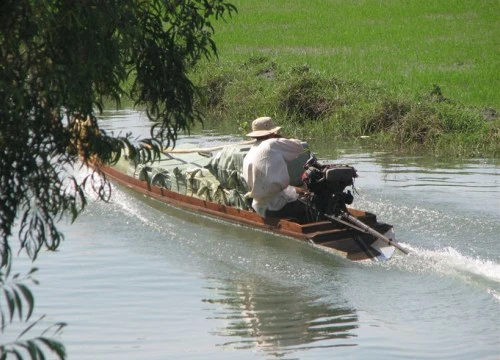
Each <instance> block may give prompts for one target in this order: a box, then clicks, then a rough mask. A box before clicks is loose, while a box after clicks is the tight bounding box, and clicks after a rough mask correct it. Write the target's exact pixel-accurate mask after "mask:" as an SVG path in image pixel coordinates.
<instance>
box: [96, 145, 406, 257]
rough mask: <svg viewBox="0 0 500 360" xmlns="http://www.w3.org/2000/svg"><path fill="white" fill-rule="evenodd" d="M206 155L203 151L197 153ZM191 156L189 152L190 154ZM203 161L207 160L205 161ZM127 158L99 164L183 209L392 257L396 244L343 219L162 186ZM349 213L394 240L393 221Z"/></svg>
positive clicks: (360, 253) (334, 249) (347, 253)
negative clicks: (261, 209)
mask: <svg viewBox="0 0 500 360" xmlns="http://www.w3.org/2000/svg"><path fill="white" fill-rule="evenodd" d="M197 155H198V156H199V157H198V158H197V159H198V160H199V159H201V158H206V157H207V155H206V154H201V153H199V154H197ZM191 156H192V155H191ZM162 161H163V162H165V161H169V166H171V167H173V166H175V164H172V162H174V163H177V165H184V166H186V165H187V164H189V166H191V167H192V166H201V165H202V164H200V161H196V159H195V161H192V160H191V161H190V160H186V159H183V157H182V156H181V155H176V156H175V157H174V156H171V155H168V154H167V155H166V156H165V157H164V159H162V160H161V161H160V162H159V163H160V164H161V163H162ZM205 163H206V162H205ZM133 168H134V167H133V166H132V165H131V164H130V163H129V162H127V161H126V160H124V161H120V162H119V163H118V165H117V166H113V167H110V166H104V165H102V166H100V170H101V171H102V172H103V173H104V174H105V175H106V176H107V177H108V178H109V179H110V180H111V181H112V182H116V183H119V184H122V185H125V186H127V187H129V188H131V189H133V190H134V191H136V192H139V193H141V194H143V195H145V196H147V197H149V198H152V199H156V200H158V201H160V202H163V203H166V204H169V205H172V206H174V207H178V208H182V209H185V210H189V211H193V212H198V213H202V214H206V215H209V216H211V217H215V218H219V219H224V220H226V221H229V222H233V223H237V224H240V225H244V226H247V227H250V228H255V229H260V230H264V231H268V232H273V233H276V234H279V235H283V236H285V237H291V238H294V239H297V240H301V241H304V242H306V243H308V244H310V245H311V246H314V247H315V248H317V249H319V250H322V251H325V252H328V253H333V254H336V255H338V256H341V257H344V258H346V259H349V260H353V261H363V260H372V261H384V260H388V259H389V258H391V256H392V255H393V253H394V251H395V249H396V247H395V246H394V244H396V245H397V243H390V242H387V241H382V240H381V239H380V238H377V237H375V236H373V235H372V234H370V233H367V232H364V231H360V230H361V229H359V227H358V228H357V229H356V228H353V227H350V226H347V225H345V224H342V223H338V222H332V221H316V222H311V223H299V222H298V221H296V220H295V219H277V218H264V217H261V216H260V215H258V214H257V213H255V212H253V211H251V210H245V209H241V208H237V207H234V206H229V205H226V204H221V203H217V202H215V201H210V200H207V199H202V198H199V197H196V196H192V195H190V194H183V193H180V192H178V191H173V190H172V189H168V188H166V187H165V186H160V185H158V184H154V183H152V182H151V181H148V179H145V178H144V177H141V176H139V175H138V173H139V171H137V168H136V169H135V170H134V169H133ZM348 211H349V213H350V215H352V216H353V217H354V218H356V219H357V220H359V221H360V222H362V223H363V224H365V225H367V226H368V227H370V228H371V229H373V230H375V231H376V232H378V233H380V234H383V236H384V237H385V238H386V239H389V240H390V241H394V240H395V235H394V231H393V227H392V225H389V224H386V223H383V222H380V221H378V220H377V217H376V216H375V214H372V213H370V212H367V211H362V210H357V209H353V208H349V209H348Z"/></svg>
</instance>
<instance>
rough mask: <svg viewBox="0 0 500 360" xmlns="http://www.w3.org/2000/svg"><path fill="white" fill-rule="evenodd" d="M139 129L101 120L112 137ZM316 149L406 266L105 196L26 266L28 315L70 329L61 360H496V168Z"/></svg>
mask: <svg viewBox="0 0 500 360" xmlns="http://www.w3.org/2000/svg"><path fill="white" fill-rule="evenodd" d="M147 125H148V124H147V121H145V119H144V116H143V115H141V114H140V113H137V112H134V111H120V112H114V113H110V114H107V116H105V117H104V118H103V126H105V127H106V128H107V129H108V130H110V131H111V130H113V131H114V132H115V134H117V133H118V132H120V131H122V132H128V131H132V132H133V133H134V134H145V133H146V134H147ZM228 141H241V138H236V139H234V138H231V137H228V136H216V135H214V134H210V133H203V134H201V135H196V136H191V137H189V138H185V137H183V138H181V140H180V142H193V143H196V144H197V146H214V145H217V144H220V143H224V142H228ZM311 145H312V146H311V147H312V149H313V151H314V150H315V147H314V143H312V144H311ZM323 148H325V146H324V145H318V149H319V150H318V156H319V157H320V158H328V159H333V160H335V161H337V162H341V163H348V164H352V165H354V166H355V167H356V168H357V170H358V174H359V175H360V177H359V178H358V179H357V180H356V187H357V190H358V193H359V194H358V195H357V196H356V198H355V203H354V205H355V206H356V207H358V208H362V209H365V210H370V211H372V212H374V213H376V214H377V215H378V217H379V219H381V220H383V221H386V222H389V223H392V224H394V225H395V231H396V236H397V239H398V240H399V241H400V242H401V243H402V244H403V245H404V246H405V247H406V248H408V249H410V250H411V254H410V255H408V256H404V255H402V254H396V255H395V256H394V257H393V258H392V259H391V260H390V261H388V262H385V263H353V262H349V261H347V260H343V259H340V258H338V257H335V256H333V255H327V254H323V253H319V252H317V251H316V250H314V249H313V248H311V247H310V246H308V245H306V244H302V243H299V242H295V241H292V240H289V239H286V238H280V237H278V236H274V235H270V234H267V233H263V232H258V231H255V230H251V229H247V228H244V227H238V226H235V225H231V224H227V223H225V222H220V221H214V220H213V219H210V218H207V217H203V216H200V215H194V214H190V213H187V212H184V211H180V210H177V209H173V208H171V207H168V206H165V205H163V204H160V203H158V202H154V201H150V200H147V199H145V198H144V197H141V196H138V195H136V194H134V193H133V192H131V191H130V190H128V189H125V188H123V187H114V193H113V197H112V200H111V202H110V203H101V202H97V201H91V202H90V204H89V206H88V208H87V210H86V211H85V212H84V214H83V215H82V216H81V217H80V218H78V220H77V221H76V223H74V224H72V225H70V224H66V223H63V224H61V226H62V228H63V229H64V232H65V234H66V240H65V241H64V243H62V244H61V246H60V249H59V251H57V252H55V253H49V252H44V253H42V254H40V257H39V259H38V260H37V261H36V262H35V264H34V265H35V266H37V267H39V268H40V270H39V273H38V275H37V278H38V280H39V281H40V285H39V286H37V287H35V288H34V291H35V294H36V301H37V310H36V313H37V314H38V315H40V314H46V315H47V316H46V318H45V319H44V320H43V321H44V323H47V324H49V323H51V322H57V321H64V322H67V323H68V326H67V327H66V328H65V329H64V332H63V334H62V335H61V336H60V337H59V339H60V340H62V341H63V342H64V344H65V345H66V347H67V351H68V354H69V358H70V359H88V360H90V359H92V360H94V359H117V360H118V359H314V360H318V359H450V360H451V359H453V360H456V359H499V358H500V235H499V234H500V176H499V175H500V163H499V162H498V161H495V160H491V159H490V160H488V159H477V160H470V161H465V162H454V163H451V162H444V161H442V160H438V159H432V158H429V157H427V158H421V157H407V156H398V155H394V154H390V153H384V152H376V151H373V150H370V149H369V148H366V147H357V148H348V147H345V146H344V147H339V146H338V145H337V146H333V145H332V148H335V150H334V151H331V152H330V151H329V150H323ZM82 172H84V170H82ZM16 261H17V262H18V264H20V265H18V266H21V268H23V267H25V268H28V267H29V266H31V264H29V263H27V261H25V260H23V257H22V256H21V259H19V261H18V260H17V259H16Z"/></svg>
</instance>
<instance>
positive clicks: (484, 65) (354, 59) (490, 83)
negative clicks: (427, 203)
mask: <svg viewBox="0 0 500 360" xmlns="http://www.w3.org/2000/svg"><path fill="white" fill-rule="evenodd" d="M232 2H233V3H234V4H235V5H236V6H237V7H238V9H239V14H238V15H236V16H235V17H234V18H233V19H231V20H229V21H228V22H227V23H217V24H216V26H217V37H216V39H215V41H216V42H217V45H218V47H219V55H220V58H219V61H218V62H217V63H216V64H214V63H213V62H211V63H210V64H204V65H202V66H201V67H200V68H199V69H198V71H197V73H196V77H195V79H196V81H197V82H199V83H200V84H202V85H203V86H204V87H205V90H206V91H205V94H206V104H205V105H206V108H205V112H206V114H207V122H208V124H210V126H213V124H215V123H217V124H218V126H225V127H226V129H227V131H231V132H235V131H238V128H240V127H241V128H245V127H248V125H249V124H248V122H249V121H251V120H252V118H254V117H257V116H261V115H263V114H267V115H271V116H274V117H275V118H276V119H277V121H278V122H279V123H280V124H281V125H283V126H285V127H286V128H287V131H288V132H289V133H292V134H296V135H297V136H301V137H309V138H310V137H315V138H318V137H321V136H325V137H328V138H329V139H332V138H342V139H346V138H351V139H360V137H364V138H366V137H367V136H369V139H370V141H372V142H373V143H375V144H378V145H381V146H384V147H394V148H397V149H401V150H404V151H426V152H435V153H439V154H445V155H454V156H483V155H486V156H500V151H499V148H500V124H499V119H498V114H497V112H496V109H498V106H499V105H500V91H498V90H499V88H500V78H499V75H498V46H497V44H496V42H497V40H496V39H498V37H499V36H500V34H499V27H498V26H497V25H498V20H497V18H496V16H495V13H497V10H499V7H500V6H499V5H498V2H496V1H488V0H485V1H480V2H475V3H474V4H471V3H470V2H469V1H465V0H451V1H449V2H435V1H431V0H422V1H411V0H401V1H397V2H387V1H377V0H363V1H360V0H356V1H352V2H345V1H340V0H329V1H310V0H296V1H293V2H289V1H284V0H276V1H273V2H269V1H264V0H245V1H243V0H235V1H232ZM220 120H223V121H222V122H221V121H220ZM208 124H207V125H208ZM243 131H244V130H243Z"/></svg>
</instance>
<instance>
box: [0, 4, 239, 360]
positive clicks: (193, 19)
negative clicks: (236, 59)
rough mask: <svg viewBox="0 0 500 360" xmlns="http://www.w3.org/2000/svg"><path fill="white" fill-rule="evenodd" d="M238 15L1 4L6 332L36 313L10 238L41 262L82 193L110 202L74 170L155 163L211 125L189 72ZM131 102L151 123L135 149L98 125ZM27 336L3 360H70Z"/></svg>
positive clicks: (0, 271)
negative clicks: (192, 131)
mask: <svg viewBox="0 0 500 360" xmlns="http://www.w3.org/2000/svg"><path fill="white" fill-rule="evenodd" d="M235 11H236V8H235V7H234V6H233V5H231V4H229V3H227V2H226V1H225V0H3V1H2V2H1V3H0V241H1V243H0V289H3V290H4V291H3V292H0V294H2V295H0V306H1V305H2V304H3V305H4V306H3V307H0V309H2V312H1V313H0V316H1V317H2V318H1V321H2V325H1V328H0V334H1V333H2V332H3V331H4V329H5V325H6V324H7V323H9V322H11V321H12V318H13V314H14V313H15V312H16V311H20V308H22V306H23V304H25V307H28V310H30V311H28V314H31V310H32V307H33V305H34V300H33V299H32V295H31V292H30V290H29V288H28V287H26V286H25V285H23V284H19V283H17V281H18V279H12V276H10V268H11V263H12V247H11V242H12V240H13V238H18V239H19V247H20V248H21V249H25V250H26V251H27V253H28V254H29V256H30V257H31V258H32V259H33V260H34V259H35V258H36V256H37V254H38V252H39V251H40V249H42V248H44V247H45V248H47V249H49V250H54V249H56V248H57V247H58V246H59V244H60V242H61V240H62V238H63V234H61V233H60V232H59V230H58V227H57V221H58V220H59V219H61V217H63V216H66V215H69V216H70V217H71V218H72V220H74V219H75V218H76V217H77V216H78V214H79V213H80V212H81V211H82V210H83V209H84V208H85V205H86V195H85V192H84V187H85V186H86V185H87V184H89V183H91V184H92V187H93V189H94V190H95V191H96V192H97V194H98V195H99V197H100V198H101V199H104V200H106V199H107V198H108V197H109V194H110V193H109V185H108V184H107V182H106V181H103V180H102V178H101V177H99V176H95V174H92V175H89V176H88V177H86V178H84V179H83V180H77V179H76V178H75V177H73V176H72V171H71V170H72V169H73V168H74V167H75V166H79V164H80V163H81V162H83V163H88V162H90V161H93V162H96V161H97V162H104V163H112V162H114V161H116V160H117V159H118V157H119V156H120V154H121V152H122V149H123V148H124V146H125V147H127V148H128V150H129V152H130V153H131V154H132V156H136V157H139V158H141V157H142V158H144V157H146V158H149V159H150V158H154V157H155V155H157V154H158V151H159V148H160V147H161V146H169V145H170V144H171V143H175V140H176V137H177V133H178V132H179V131H183V130H188V129H189V127H190V126H191V125H192V124H193V123H194V122H196V121H199V120H201V119H202V115H201V114H200V113H199V112H197V111H196V109H194V107H193V103H194V100H195V97H196V96H197V94H198V93H197V88H196V86H195V85H194V84H193V83H192V82H191V80H190V79H189V77H188V72H189V70H190V69H191V67H193V66H194V65H195V64H196V63H197V62H198V61H199V60H200V59H202V58H210V57H211V56H213V55H215V54H216V46H215V43H214V42H213V40H212V35H213V33H214V28H213V24H212V21H213V20H216V19H219V18H223V17H224V16H230V15H231V14H233V13H234V12H235ZM124 97H127V98H129V99H131V100H133V101H134V102H135V105H136V106H140V107H142V108H144V109H146V112H147V114H148V117H149V118H150V119H151V120H152V121H153V124H154V125H153V126H152V128H151V138H149V139H142V140H141V141H140V142H139V144H138V145H133V144H131V141H130V139H129V138H128V137H127V136H125V137H121V138H117V137H112V136H110V135H108V134H107V133H106V132H105V131H103V130H102V129H99V124H98V122H97V119H96V113H97V112H99V111H100V110H102V108H103V106H104V101H105V100H106V101H109V100H110V99H111V100H114V101H116V102H119V101H120V99H122V98H124ZM150 149H153V150H150ZM14 228H15V229H16V231H15V233H14ZM9 281H11V282H14V285H12V287H10V288H8V287H7V284H8V283H9ZM2 296H3V303H2V302H1V301H2ZM11 297H12V298H11ZM12 299H14V300H13V301H11V300H12ZM16 309H17V310H16ZM28 319H29V316H27V317H25V318H23V319H22V320H25V321H27V320H28ZM30 341H31V340H29V341H25V342H22V341H20V342H18V343H17V344H10V345H9V344H3V345H2V344H1V343H0V359H1V358H2V356H6V354H8V353H11V354H17V353H19V354H22V351H25V352H27V353H28V354H29V355H30V356H31V358H37V357H35V355H36V354H37V351H40V352H42V351H43V347H45V348H48V349H51V350H53V351H55V352H56V354H57V355H58V356H59V358H64V357H65V354H64V351H63V350H64V349H63V347H62V345H61V344H59V343H54V342H51V340H48V341H45V340H37V341H38V342H36V341H34V340H33V342H30ZM16 352H17V353H16Z"/></svg>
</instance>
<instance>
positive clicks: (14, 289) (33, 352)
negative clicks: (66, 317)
mask: <svg viewBox="0 0 500 360" xmlns="http://www.w3.org/2000/svg"><path fill="white" fill-rule="evenodd" d="M37 270H38V269H37V268H32V269H31V270H30V271H29V272H28V273H27V274H26V275H24V276H22V275H21V274H19V273H16V274H13V275H12V274H11V267H10V266H4V267H2V268H1V270H0V292H1V294H2V296H1V297H0V321H1V322H0V335H1V334H4V332H5V330H6V327H7V324H10V323H12V322H13V321H14V319H15V318H17V319H18V321H20V322H23V323H28V322H29V321H30V320H31V316H32V315H33V310H34V308H35V298H34V296H33V293H32V292H31V290H30V288H29V286H28V285H27V284H26V283H31V284H38V282H37V280H36V279H34V278H33V275H34V274H35V273H36V271H37ZM43 319H44V316H42V317H40V318H39V319H37V320H35V321H33V322H32V323H31V324H29V325H28V326H27V327H26V328H25V329H24V330H23V331H22V332H21V333H20V334H19V335H18V336H17V338H16V339H15V340H14V341H12V342H10V343H3V344H0V359H1V360H3V359H8V358H12V357H15V358H16V359H23V358H29V359H33V360H35V359H37V360H38V359H45V358H46V357H45V351H46V350H48V351H50V352H51V353H54V354H55V355H56V356H57V358H58V359H65V358H66V351H65V348H64V345H63V344H62V343H61V342H59V341H56V340H53V339H52V338H49V337H48V336H56V335H58V334H59V333H60V332H61V331H62V329H63V328H64V327H65V326H66V324H65V323H56V324H53V325H51V326H49V327H48V328H46V329H44V330H43V331H42V333H41V335H40V336H35V337H33V338H29V339H25V338H26V337H27V336H28V335H29V333H30V332H31V331H32V330H33V329H35V328H36V327H37V326H38V325H40V323H41V322H42V320H43ZM9 355H12V356H11V357H9Z"/></svg>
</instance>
